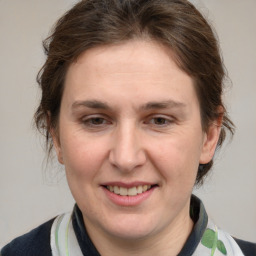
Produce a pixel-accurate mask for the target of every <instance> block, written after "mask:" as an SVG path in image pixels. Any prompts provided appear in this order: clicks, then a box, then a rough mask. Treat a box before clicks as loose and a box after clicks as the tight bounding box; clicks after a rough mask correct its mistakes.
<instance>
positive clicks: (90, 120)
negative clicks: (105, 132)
mask: <svg viewBox="0 0 256 256" xmlns="http://www.w3.org/2000/svg"><path fill="white" fill-rule="evenodd" d="M95 121H96V123H95ZM98 121H101V122H100V123H99V122H98ZM82 123H83V125H85V126H86V127H91V128H99V127H102V126H105V125H106V124H111V122H110V121H108V120H107V118H105V117H102V116H95V117H86V118H83V119H82Z"/></svg>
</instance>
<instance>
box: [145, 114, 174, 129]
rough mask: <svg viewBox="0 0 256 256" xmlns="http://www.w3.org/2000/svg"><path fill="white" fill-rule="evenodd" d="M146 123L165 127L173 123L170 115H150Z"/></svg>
mask: <svg viewBox="0 0 256 256" xmlns="http://www.w3.org/2000/svg"><path fill="white" fill-rule="evenodd" d="M147 123H148V124H150V125H152V126H155V127H166V126H169V125H171V124H172V123H173V119H172V118H170V117H164V116H155V117H150V118H149V119H148V121H147Z"/></svg>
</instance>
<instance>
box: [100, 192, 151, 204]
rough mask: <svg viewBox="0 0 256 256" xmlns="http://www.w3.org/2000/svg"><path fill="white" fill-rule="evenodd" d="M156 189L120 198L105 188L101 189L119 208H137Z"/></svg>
mask: <svg viewBox="0 0 256 256" xmlns="http://www.w3.org/2000/svg"><path fill="white" fill-rule="evenodd" d="M155 188H156V187H153V188H151V189H149V190H147V191H146V192H143V193H141V194H138V195H136V196H120V195H117V194H115V193H113V192H110V191H109V190H108V189H107V188H105V187H103V191H104V192H105V194H106V195H107V197H108V198H109V199H110V200H111V201H112V202H113V203H114V204H116V205H119V206H137V205H140V204H141V203H143V202H144V201H146V200H147V199H148V198H149V197H150V196H151V194H152V193H153V191H154V190H155Z"/></svg>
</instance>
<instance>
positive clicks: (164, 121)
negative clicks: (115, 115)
mask: <svg viewBox="0 0 256 256" xmlns="http://www.w3.org/2000/svg"><path fill="white" fill-rule="evenodd" d="M81 122H82V124H83V125H84V126H85V127H86V128H91V129H100V128H105V127H106V126H107V125H111V124H112V121H110V120H109V118H107V117H104V116H87V117H84V118H82V121H81ZM157 122H158V124H157ZM173 122H174V120H173V118H171V117H165V116H160V115H159V116H158V115H154V116H149V117H148V118H147V119H146V121H144V122H143V124H146V125H150V126H154V127H156V128H165V127H168V126H170V125H171V124H172V123H173Z"/></svg>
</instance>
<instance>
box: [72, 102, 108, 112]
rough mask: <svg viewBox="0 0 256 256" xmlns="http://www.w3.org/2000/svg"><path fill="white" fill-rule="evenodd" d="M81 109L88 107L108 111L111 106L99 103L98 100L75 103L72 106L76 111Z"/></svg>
mask: <svg viewBox="0 0 256 256" xmlns="http://www.w3.org/2000/svg"><path fill="white" fill-rule="evenodd" d="M79 107H87V108H93V109H106V110H109V109H110V106H109V105H108V104H107V103H105V102H102V101H98V100H84V101H75V102H74V103H73V104H72V109H76V108H79Z"/></svg>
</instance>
